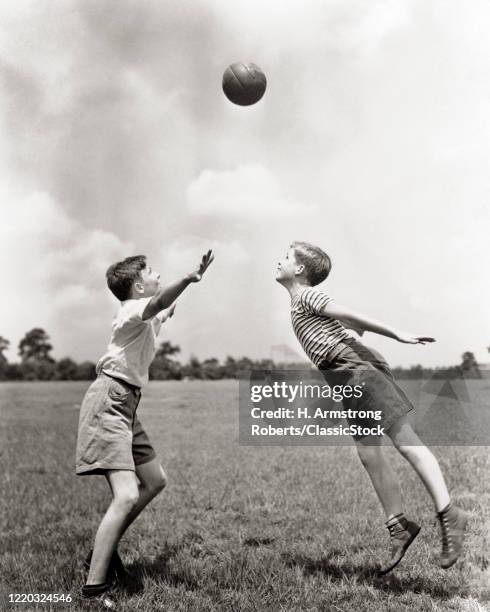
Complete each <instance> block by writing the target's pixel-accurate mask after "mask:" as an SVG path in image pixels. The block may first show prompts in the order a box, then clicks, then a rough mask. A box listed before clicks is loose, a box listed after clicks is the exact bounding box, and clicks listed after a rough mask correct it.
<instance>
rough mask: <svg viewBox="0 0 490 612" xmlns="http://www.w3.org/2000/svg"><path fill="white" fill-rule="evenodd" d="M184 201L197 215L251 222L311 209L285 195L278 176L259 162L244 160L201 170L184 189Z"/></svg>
mask: <svg viewBox="0 0 490 612" xmlns="http://www.w3.org/2000/svg"><path fill="white" fill-rule="evenodd" d="M187 205H188V208H189V210H190V211H191V212H192V213H195V214H198V215H210V216H225V217H234V218H239V219H246V220H248V221H250V222H254V221H255V220H257V219H264V218H267V217H271V216H274V215H282V216H290V215H294V214H296V213H299V212H305V211H307V210H311V207H307V206H305V205H303V204H300V203H299V202H294V201H293V200H291V199H289V198H288V197H287V196H285V195H284V194H283V193H282V189H281V186H280V184H279V181H278V180H277V178H276V177H275V176H274V175H273V174H272V173H271V172H270V171H269V170H267V169H266V168H264V167H263V166H261V165H260V164H245V165H241V166H238V167H237V168H236V169H235V170H223V171H217V170H203V171H202V172H201V174H200V175H199V177H198V178H197V179H196V180H195V181H193V182H192V183H191V184H190V185H189V187H188V189H187Z"/></svg>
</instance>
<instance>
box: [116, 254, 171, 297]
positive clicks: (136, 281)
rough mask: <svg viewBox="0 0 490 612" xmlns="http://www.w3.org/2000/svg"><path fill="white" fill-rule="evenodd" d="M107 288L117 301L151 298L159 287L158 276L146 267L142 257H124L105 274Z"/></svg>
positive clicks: (144, 258)
mask: <svg viewBox="0 0 490 612" xmlns="http://www.w3.org/2000/svg"><path fill="white" fill-rule="evenodd" d="M106 278H107V286H108V287H109V289H110V290H111V291H112V293H113V294H114V295H115V296H116V297H117V299H118V300H120V301H121V302H124V300H130V299H138V298H143V297H151V296H152V295H154V294H155V293H156V291H157V290H158V288H159V286H160V282H159V279H160V274H158V272H155V271H154V270H152V269H151V267H150V266H147V265H146V257H145V256H144V255H135V256H133V257H126V259H124V260H123V261H118V262H117V263H115V264H112V266H110V267H109V269H108V270H107V272H106Z"/></svg>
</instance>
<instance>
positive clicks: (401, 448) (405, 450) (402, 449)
mask: <svg viewBox="0 0 490 612" xmlns="http://www.w3.org/2000/svg"><path fill="white" fill-rule="evenodd" d="M395 446H396V449H397V450H398V452H399V453H400V455H402V457H404V458H405V459H407V460H408V461H410V462H411V463H415V462H416V461H418V459H419V457H420V447H418V446H405V445H404V444H395Z"/></svg>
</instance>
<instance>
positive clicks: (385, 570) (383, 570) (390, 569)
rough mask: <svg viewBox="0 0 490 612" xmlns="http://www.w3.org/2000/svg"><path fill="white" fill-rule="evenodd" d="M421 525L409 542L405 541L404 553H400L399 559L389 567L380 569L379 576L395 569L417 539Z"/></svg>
mask: <svg viewBox="0 0 490 612" xmlns="http://www.w3.org/2000/svg"><path fill="white" fill-rule="evenodd" d="M420 529H421V528H420V527H418V528H417V530H416V531H414V532H413V533H412V535H411V537H410V539H409V540H407V542H406V543H405V546H404V547H403V548H402V554H401V555H400V558H399V559H398V560H397V562H396V563H394V564H393V565H391V566H390V567H388V568H385V569H380V570H379V571H378V576H386V574H389V573H390V572H391V571H392V570H394V569H395V567H396V566H397V565H398V564H399V563H400V561H401V560H402V559H403V557H404V556H405V553H406V552H407V550H408V547H409V546H410V544H411V543H412V542H413V541H414V540H415V538H416V537H417V536H418V535H419V533H420Z"/></svg>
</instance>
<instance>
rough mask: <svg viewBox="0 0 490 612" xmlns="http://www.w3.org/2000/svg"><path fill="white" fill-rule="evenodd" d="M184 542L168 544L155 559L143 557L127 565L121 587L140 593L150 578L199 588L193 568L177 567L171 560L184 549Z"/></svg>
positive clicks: (128, 591)
mask: <svg viewBox="0 0 490 612" xmlns="http://www.w3.org/2000/svg"><path fill="white" fill-rule="evenodd" d="M182 547H183V546H182V544H173V545H172V544H167V545H165V546H164V547H163V550H162V552H161V553H160V554H159V555H158V556H157V557H155V558H154V559H151V560H149V559H141V560H137V561H134V562H133V563H131V565H129V566H128V567H127V571H128V576H127V577H126V579H125V581H124V583H123V584H121V588H122V589H123V590H124V591H125V592H126V593H127V594H128V595H133V594H136V593H139V592H141V591H142V590H143V588H144V579H145V578H150V579H152V580H155V581H158V582H165V583H167V584H169V585H172V586H185V588H186V589H188V590H191V591H193V590H196V589H197V588H199V584H198V581H197V577H196V576H194V575H193V572H192V568H190V567H186V566H185V565H184V566H182V567H178V568H177V567H175V565H174V564H169V561H170V560H171V559H172V558H173V557H175V556H176V555H177V553H178V552H179V551H180V550H181V549H182Z"/></svg>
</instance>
